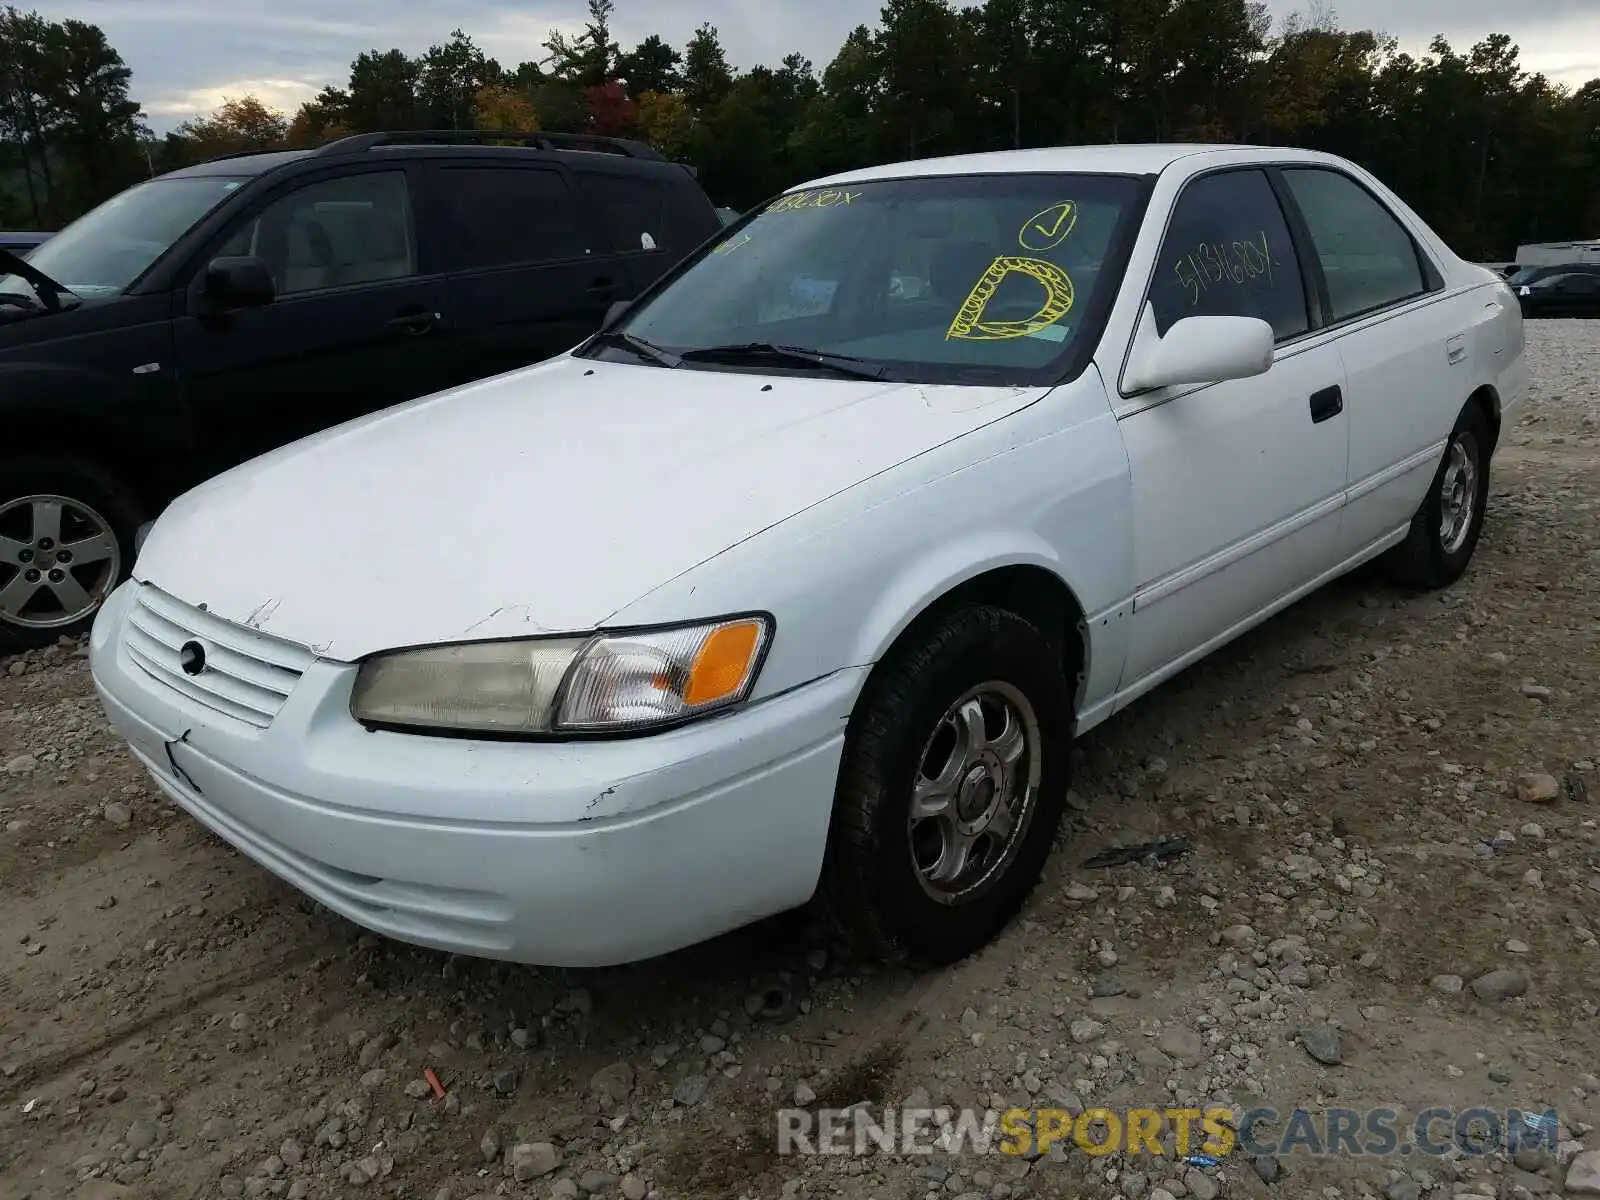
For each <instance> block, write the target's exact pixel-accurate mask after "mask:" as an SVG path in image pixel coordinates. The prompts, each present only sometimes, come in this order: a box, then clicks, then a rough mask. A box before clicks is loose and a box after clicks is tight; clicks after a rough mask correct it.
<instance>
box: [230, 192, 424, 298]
mask: <svg viewBox="0 0 1600 1200" xmlns="http://www.w3.org/2000/svg"><path fill="white" fill-rule="evenodd" d="M219 253H221V254H226V255H232V254H252V255H254V256H255V257H257V258H259V259H261V260H262V262H264V263H266V265H267V270H268V271H270V272H271V273H272V281H273V283H274V284H275V285H276V287H277V290H278V294H279V295H286V296H287V295H295V294H297V293H301V292H316V291H323V290H325V289H327V288H337V287H355V286H357V285H359V284H364V283H380V282H383V281H385V280H391V279H405V278H407V277H409V276H412V275H415V274H416V273H417V246H416V238H415V235H414V232H413V229H412V222H411V197H410V190H409V188H408V187H407V185H406V173H405V172H404V171H371V172H367V173H364V174H361V175H343V176H340V177H339V178H337V179H324V180H320V181H319V182H317V183H312V184H307V185H306V186H305V187H301V188H296V189H295V190H293V191H291V192H289V193H288V194H287V195H285V196H280V197H279V198H278V199H276V200H274V201H272V202H271V203H270V204H268V205H267V207H266V208H264V209H262V211H261V212H260V213H259V214H257V215H256V216H255V217H253V218H251V219H250V221H249V222H247V223H246V225H245V226H244V228H242V229H240V230H238V231H237V232H236V233H235V234H234V235H233V236H232V237H231V238H229V239H228V241H227V243H226V244H225V245H224V246H223V247H222V249H221V250H220V251H219Z"/></svg>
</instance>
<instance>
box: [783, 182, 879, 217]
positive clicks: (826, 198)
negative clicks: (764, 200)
mask: <svg viewBox="0 0 1600 1200" xmlns="http://www.w3.org/2000/svg"><path fill="white" fill-rule="evenodd" d="M860 198H861V193H860V192H846V191H841V190H839V189H837V188H824V189H822V190H821V191H816V192H792V193H790V194H789V195H787V196H780V197H779V198H778V199H776V200H774V201H773V202H772V204H771V205H770V206H769V207H768V208H767V212H769V213H780V212H794V211H796V210H797V209H802V208H837V207H839V206H840V205H841V204H854V203H855V202H856V201H857V200H859V199H860Z"/></svg>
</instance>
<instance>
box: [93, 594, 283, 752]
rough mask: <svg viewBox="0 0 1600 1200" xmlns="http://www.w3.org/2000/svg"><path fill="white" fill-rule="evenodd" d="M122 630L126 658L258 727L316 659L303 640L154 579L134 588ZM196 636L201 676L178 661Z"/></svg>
mask: <svg viewBox="0 0 1600 1200" xmlns="http://www.w3.org/2000/svg"><path fill="white" fill-rule="evenodd" d="M123 636H124V645H125V646H126V647H127V650H128V657H130V658H131V659H132V660H133V661H134V663H135V664H137V665H138V666H139V667H140V669H142V670H143V671H144V672H145V673H146V674H147V675H149V676H150V678H152V679H154V680H155V681H156V682H157V683H161V684H164V685H166V686H167V687H169V688H171V689H172V690H173V691H175V692H177V693H178V694H179V695H181V696H184V697H186V698H187V699H189V700H193V701H194V702H195V703H196V704H203V705H205V706H206V707H207V708H210V709H213V710H215V711H216V712H219V713H223V714H225V715H227V716H230V717H232V718H234V719H235V720H237V721H243V722H244V723H245V724H246V725H253V726H254V727H255V728H257V729H265V728H266V727H267V726H268V725H271V724H272V719H273V718H274V717H276V716H277V715H278V710H279V709H281V708H282V707H283V704H284V701H285V700H287V699H288V698H289V693H290V692H291V691H293V690H294V685H295V684H296V683H298V682H299V681H300V676H301V675H303V674H304V673H305V671H306V668H307V667H309V666H310V665H311V663H312V661H313V658H314V656H313V655H312V653H311V651H310V650H308V649H306V647H304V646H300V645H296V644H295V643H294V642H286V641H284V640H283V639H281V638H275V637H271V636H269V635H267V634H264V633H261V632H259V631H258V630H255V629H250V628H247V627H246V626H243V625H236V624H234V623H233V622H232V621H224V620H223V619H222V618H221V617H217V616H213V615H212V614H211V613H208V612H206V611H205V610H203V609H198V608H191V607H190V606H189V605H187V604H184V603H183V602H182V601H181V600H176V599H174V598H173V597H171V596H169V595H167V594H166V593H165V592H163V591H161V590H160V589H159V588H154V587H151V586H150V585H149V584H144V585H142V586H140V588H139V590H138V592H137V593H136V594H135V596H134V603H133V607H132V609H131V610H129V613H128V623H127V625H126V627H125V632H124V635H123ZM191 641H194V642H199V643H200V644H201V646H202V647H203V648H204V649H205V662H206V668H205V670H204V671H202V672H201V673H200V674H198V675H188V674H185V673H184V670H183V668H182V667H181V666H180V665H179V661H180V656H181V654H182V650H183V646H184V643H186V642H191Z"/></svg>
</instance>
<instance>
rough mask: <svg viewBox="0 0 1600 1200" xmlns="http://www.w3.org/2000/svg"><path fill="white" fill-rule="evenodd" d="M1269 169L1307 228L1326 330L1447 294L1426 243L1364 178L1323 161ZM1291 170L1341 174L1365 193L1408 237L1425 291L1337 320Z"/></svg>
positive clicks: (1274, 164) (1320, 260)
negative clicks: (1295, 189)
mask: <svg viewBox="0 0 1600 1200" xmlns="http://www.w3.org/2000/svg"><path fill="white" fill-rule="evenodd" d="M1268 170H1269V171H1270V172H1271V173H1273V174H1275V175H1276V176H1278V178H1279V181H1280V183H1281V186H1282V189H1283V193H1282V197H1281V199H1282V200H1283V201H1284V202H1285V203H1287V204H1288V205H1289V206H1290V207H1291V208H1292V209H1293V211H1294V213H1295V216H1296V219H1297V220H1298V221H1299V222H1300V224H1301V225H1302V227H1303V228H1304V229H1305V233H1306V250H1307V252H1308V253H1307V256H1306V257H1307V258H1308V260H1309V262H1310V270H1311V271H1313V272H1315V276H1316V281H1317V291H1318V292H1319V294H1320V295H1321V297H1322V301H1323V313H1324V316H1325V317H1326V320H1325V323H1324V324H1323V325H1322V326H1321V328H1322V329H1324V330H1330V329H1331V330H1338V329H1343V328H1345V327H1346V326H1349V325H1353V324H1354V323H1356V322H1357V321H1365V320H1366V319H1367V318H1369V317H1371V316H1373V315H1375V314H1377V313H1384V312H1389V311H1390V310H1393V309H1399V308H1403V307H1405V306H1406V305H1408V304H1415V303H1416V302H1417V301H1419V300H1423V299H1426V298H1427V297H1429V296H1434V295H1437V294H1438V293H1439V292H1442V291H1444V289H1445V279H1444V275H1443V274H1442V273H1441V272H1440V270H1439V268H1438V265H1437V264H1436V263H1435V262H1434V261H1433V259H1432V257H1430V256H1429V254H1428V253H1427V251H1426V250H1425V249H1424V247H1423V245H1422V243H1421V242H1420V241H1418V239H1417V235H1416V233H1415V232H1414V231H1413V230H1412V228H1411V226H1410V225H1409V224H1408V223H1407V222H1406V221H1404V220H1403V219H1402V218H1401V217H1400V215H1399V214H1398V213H1397V212H1395V211H1394V209H1393V208H1391V207H1390V206H1389V205H1388V204H1387V203H1385V202H1384V199H1383V197H1381V196H1379V195H1378V194H1377V193H1375V192H1374V191H1373V190H1372V189H1371V188H1370V187H1368V186H1367V185H1366V184H1365V183H1363V182H1362V181H1361V180H1360V179H1357V178H1356V177H1355V176H1354V175H1352V174H1351V173H1350V172H1349V171H1346V170H1344V169H1343V168H1341V167H1337V166H1333V165H1331V164H1328V163H1320V162H1315V163H1309V162H1308V163H1285V162H1278V163H1273V164H1272V165H1271V166H1270V167H1269V168H1268ZM1291 171H1307V172H1310V171H1322V172H1325V173H1327V174H1329V175H1337V176H1339V177H1340V178H1342V179H1345V180H1347V181H1349V182H1350V183H1351V184H1352V185H1353V186H1355V187H1357V188H1359V189H1360V190H1361V191H1362V192H1363V193H1365V194H1366V196H1367V197H1368V198H1369V199H1370V200H1371V201H1372V202H1373V203H1374V204H1376V205H1377V206H1378V208H1379V209H1380V210H1381V211H1382V212H1383V214H1384V215H1385V216H1387V217H1388V218H1389V219H1390V220H1391V221H1393V222H1394V223H1395V226H1396V227H1397V228H1398V229H1399V230H1400V232H1401V233H1403V234H1405V236H1406V240H1407V241H1408V242H1410V243H1411V253H1412V255H1413V256H1414V257H1415V258H1416V262H1417V273H1418V274H1419V275H1420V276H1421V277H1422V290H1421V291H1417V292H1411V293H1409V294H1407V295H1405V296H1400V297H1396V298H1395V299H1393V300H1385V301H1384V302H1383V303H1381V304H1375V305H1373V306H1372V307H1370V308H1365V309H1362V310H1361V311H1360V312H1355V313H1350V314H1348V315H1346V316H1342V317H1336V316H1335V315H1334V312H1333V300H1332V295H1331V293H1330V292H1329V291H1328V273H1327V271H1326V269H1325V268H1324V267H1323V265H1322V256H1321V255H1320V254H1318V253H1317V249H1316V241H1315V239H1314V238H1312V236H1311V224H1310V222H1309V221H1307V220H1306V216H1305V210H1304V209H1303V208H1301V206H1300V201H1299V200H1298V199H1296V197H1295V194H1294V187H1293V185H1292V184H1290V182H1289V179H1288V175H1289V172H1291Z"/></svg>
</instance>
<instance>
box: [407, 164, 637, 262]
mask: <svg viewBox="0 0 1600 1200" xmlns="http://www.w3.org/2000/svg"><path fill="white" fill-rule="evenodd" d="M427 165H428V179H429V183H430V184H431V186H432V189H433V193H434V194H433V204H432V209H433V213H434V217H435V220H436V221H437V222H438V227H439V269H440V271H441V273H443V274H445V275H449V276H452V277H458V278H459V277H462V276H468V275H484V274H492V273H495V272H499V271H537V270H540V269H542V268H545V267H565V266H571V265H572V264H574V263H595V262H603V261H605V260H606V259H608V258H611V257H614V254H613V252H612V251H611V250H609V249H603V247H608V246H609V245H610V242H611V239H610V237H609V236H601V230H599V229H597V228H596V225H595V214H594V213H593V212H592V211H591V210H590V209H589V208H588V207H587V206H586V205H585V204H584V203H583V191H582V188H581V187H580V186H578V185H577V184H576V181H575V180H574V179H573V177H572V174H573V173H572V170H571V168H569V167H568V166H566V164H564V163H557V162H546V161H544V160H542V159H537V160H536V159H528V158H517V159H501V160H495V159H471V158H462V159H448V158H447V159H438V160H429V161H428V164H427ZM451 171H523V172H533V171H538V172H542V173H544V174H546V175H553V176H555V178H556V179H557V180H558V181H559V182H560V184H561V186H562V187H564V188H565V189H566V192H567V199H568V201H569V202H570V203H571V205H572V211H573V213H574V215H576V217H577V226H578V229H579V231H580V233H581V235H582V236H583V238H584V239H585V241H587V243H588V246H587V247H586V249H585V250H584V251H583V252H581V253H578V254H571V255H567V256H565V257H563V258H535V259H518V260H515V261H512V260H505V261H501V262H492V263H478V264H476V265H473V266H463V265H457V264H456V263H455V262H454V261H453V260H454V259H455V257H456V255H457V254H458V252H459V250H460V243H459V242H458V241H457V226H456V223H455V221H454V220H453V218H452V215H451V214H452V209H451V197H450V187H449V185H448V184H447V183H446V177H447V176H448V174H449V172H451Z"/></svg>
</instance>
